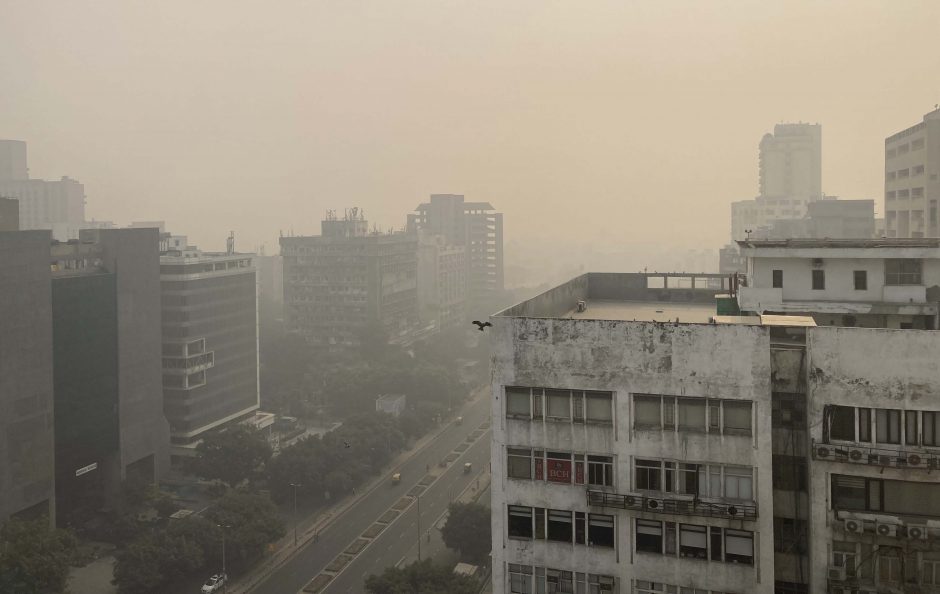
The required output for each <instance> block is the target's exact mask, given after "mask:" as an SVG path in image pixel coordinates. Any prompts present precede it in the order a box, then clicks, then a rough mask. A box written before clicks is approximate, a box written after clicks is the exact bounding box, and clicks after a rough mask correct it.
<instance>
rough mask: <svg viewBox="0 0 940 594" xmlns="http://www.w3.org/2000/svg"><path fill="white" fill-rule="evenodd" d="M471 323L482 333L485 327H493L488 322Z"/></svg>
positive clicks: (474, 321) (477, 321) (475, 321)
mask: <svg viewBox="0 0 940 594" xmlns="http://www.w3.org/2000/svg"><path fill="white" fill-rule="evenodd" d="M473 323H474V324H476V325H477V327H478V328H479V329H480V332H483V329H484V328H486V327H487V326H492V325H493V324H490V323H489V322H481V321H479V320H473Z"/></svg>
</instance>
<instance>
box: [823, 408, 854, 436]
mask: <svg viewBox="0 0 940 594" xmlns="http://www.w3.org/2000/svg"><path fill="white" fill-rule="evenodd" d="M829 439H837V440H840V441H855V407H854V406H830V407H829Z"/></svg>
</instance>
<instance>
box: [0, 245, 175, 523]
mask: <svg viewBox="0 0 940 594" xmlns="http://www.w3.org/2000/svg"><path fill="white" fill-rule="evenodd" d="M0 262H2V265H0V266H2V267H4V268H9V267H11V266H12V268H10V270H9V272H10V274H8V275H4V279H5V281H7V280H10V281H12V282H3V283H0V294H3V295H4V299H3V303H4V315H3V316H2V317H0V320H2V323H3V328H2V329H0V333H2V336H3V339H2V340H0V350H2V351H3V352H2V353H0V366H2V370H0V386H2V389H0V403H2V404H0V405H2V407H3V411H4V412H3V414H2V415H0V419H2V420H0V423H2V424H3V425H4V430H3V432H2V434H3V439H2V444H3V445H2V446H0V464H2V466H3V467H2V468H0V476H3V477H4V480H3V481H2V482H0V490H3V497H2V498H0V501H2V504H0V505H2V507H0V516H6V515H9V514H13V513H17V512H20V513H23V512H24V510H25V513H26V514H38V513H49V514H50V515H53V516H54V517H55V518H56V522H57V523H58V524H59V525H79V524H81V523H82V522H83V521H84V520H86V519H88V518H89V517H90V516H91V515H92V514H94V513H95V512H97V511H98V510H100V509H101V508H102V506H104V505H106V504H107V503H109V502H110V501H111V498H112V497H116V496H117V494H118V493H119V485H120V482H121V481H122V480H125V479H132V480H136V479H140V480H145V481H149V482H153V481H156V480H158V479H159V477H160V476H161V473H162V472H163V471H164V470H165V469H166V466H167V462H168V456H167V448H168V445H169V435H168V428H167V423H166V419H165V418H164V416H163V395H162V390H161V381H160V376H161V371H160V293H159V291H160V285H159V283H160V276H159V274H160V270H159V254H158V252H157V234H156V231H155V230H146V229H141V230H107V231H97V230H92V231H82V232H81V236H80V239H76V240H71V241H69V242H67V243H60V242H57V241H53V240H52V238H51V234H50V232H49V231H20V232H4V233H0ZM2 345H10V346H13V345H15V347H16V348H15V349H12V350H10V349H9V348H4V347H3V346H2Z"/></svg>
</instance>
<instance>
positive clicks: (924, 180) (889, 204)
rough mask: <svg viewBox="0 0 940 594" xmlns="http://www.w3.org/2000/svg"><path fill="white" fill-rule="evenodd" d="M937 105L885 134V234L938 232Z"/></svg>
mask: <svg viewBox="0 0 940 594" xmlns="http://www.w3.org/2000/svg"><path fill="white" fill-rule="evenodd" d="M938 201H940V109H935V110H934V111H932V112H930V113H928V114H926V115H925V116H924V119H923V121H921V122H920V123H918V124H915V125H914V126H911V127H910V128H906V129H904V130H901V131H900V132H898V133H896V134H893V135H891V136H889V137H888V138H885V230H886V233H887V236H888V237H938V236H940V214H938V210H937V202H938Z"/></svg>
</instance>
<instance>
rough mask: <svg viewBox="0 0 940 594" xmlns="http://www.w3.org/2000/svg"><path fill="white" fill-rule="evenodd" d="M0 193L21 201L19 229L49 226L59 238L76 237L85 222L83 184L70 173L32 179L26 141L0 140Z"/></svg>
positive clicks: (1, 195)
mask: <svg viewBox="0 0 940 594" xmlns="http://www.w3.org/2000/svg"><path fill="white" fill-rule="evenodd" d="M0 197H5V198H16V199H17V200H19V201H20V204H19V208H20V212H19V219H20V223H19V224H20V229H49V230H51V231H52V235H53V237H55V238H56V239H59V240H62V241H64V240H66V239H75V238H77V237H78V232H79V230H80V229H82V228H83V227H84V222H85V186H83V185H82V184H80V183H79V182H77V181H75V180H74V179H71V178H69V177H65V176H63V177H62V179H60V180H59V181H46V180H41V179H31V178H30V177H29V169H28V168H27V166H26V143H25V142H22V141H20V140H0Z"/></svg>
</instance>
